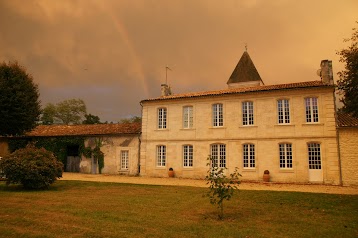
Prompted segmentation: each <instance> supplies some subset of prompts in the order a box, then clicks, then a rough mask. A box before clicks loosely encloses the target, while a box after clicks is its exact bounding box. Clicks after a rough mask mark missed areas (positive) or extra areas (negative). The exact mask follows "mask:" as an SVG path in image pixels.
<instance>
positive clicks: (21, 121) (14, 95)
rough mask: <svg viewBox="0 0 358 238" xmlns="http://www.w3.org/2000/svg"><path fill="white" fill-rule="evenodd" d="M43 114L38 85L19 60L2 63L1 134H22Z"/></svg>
mask: <svg viewBox="0 0 358 238" xmlns="http://www.w3.org/2000/svg"><path fill="white" fill-rule="evenodd" d="M40 114H41V107H40V100H39V91H38V86H37V85H36V84H35V83H34V82H33V78H32V76H31V75H30V74H28V73H26V69H25V68H24V67H23V66H20V65H19V64H18V63H17V62H9V63H8V64H7V63H5V62H3V63H1V64H0V135H3V136H5V135H21V134H23V133H25V132H26V131H30V130H31V129H32V128H34V127H35V126H36V122H37V121H38V120H39V116H40Z"/></svg>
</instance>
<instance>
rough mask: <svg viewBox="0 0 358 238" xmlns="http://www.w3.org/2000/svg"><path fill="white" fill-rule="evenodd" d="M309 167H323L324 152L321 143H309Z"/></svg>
mask: <svg viewBox="0 0 358 238" xmlns="http://www.w3.org/2000/svg"><path fill="white" fill-rule="evenodd" d="M307 150H308V167H309V169H322V153H321V144H320V143H315V142H313V143H308V144H307Z"/></svg>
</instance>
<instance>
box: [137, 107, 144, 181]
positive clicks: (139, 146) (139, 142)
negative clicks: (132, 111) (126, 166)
mask: <svg viewBox="0 0 358 238" xmlns="http://www.w3.org/2000/svg"><path fill="white" fill-rule="evenodd" d="M139 104H140V106H141V112H140V114H141V116H142V125H143V104H142V102H139ZM141 136H142V126H141V129H140V133H139V136H138V175H140V149H141V144H142V140H141Z"/></svg>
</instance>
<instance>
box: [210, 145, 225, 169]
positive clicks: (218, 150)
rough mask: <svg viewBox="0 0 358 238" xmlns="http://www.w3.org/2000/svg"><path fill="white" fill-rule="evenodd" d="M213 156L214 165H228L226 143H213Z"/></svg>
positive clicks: (222, 166) (223, 166) (221, 166)
mask: <svg viewBox="0 0 358 238" xmlns="http://www.w3.org/2000/svg"><path fill="white" fill-rule="evenodd" d="M211 158H212V159H213V165H212V166H214V167H220V168H225V167H226V145H225V144H213V145H211Z"/></svg>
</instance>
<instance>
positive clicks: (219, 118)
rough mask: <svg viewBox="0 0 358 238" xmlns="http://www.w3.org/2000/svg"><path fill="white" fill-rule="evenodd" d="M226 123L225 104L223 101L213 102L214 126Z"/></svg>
mask: <svg viewBox="0 0 358 238" xmlns="http://www.w3.org/2000/svg"><path fill="white" fill-rule="evenodd" d="M223 125H224V117H223V105H222V104H221V103H218V104H213V126H214V127H219V126H223Z"/></svg>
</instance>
